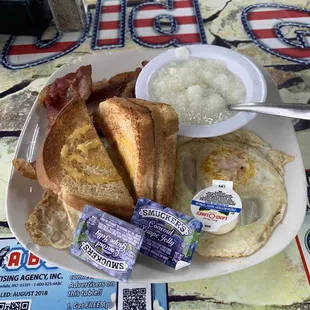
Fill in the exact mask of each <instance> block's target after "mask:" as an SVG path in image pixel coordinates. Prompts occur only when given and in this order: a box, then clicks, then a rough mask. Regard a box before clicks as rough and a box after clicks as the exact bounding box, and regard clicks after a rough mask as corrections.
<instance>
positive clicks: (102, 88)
mask: <svg viewBox="0 0 310 310" xmlns="http://www.w3.org/2000/svg"><path fill="white" fill-rule="evenodd" d="M147 63H148V61H143V62H142V67H144V66H145V65H146V64H147ZM141 71H142V68H140V67H138V68H136V69H135V71H129V72H122V73H119V74H116V75H114V76H112V77H111V78H110V79H109V80H107V79H104V80H102V81H100V82H96V83H93V86H92V93H91V95H90V97H89V99H88V100H87V102H94V101H98V100H105V99H108V98H112V97H123V98H134V97H135V87H136V81H137V78H138V76H139V74H140V72H141Z"/></svg>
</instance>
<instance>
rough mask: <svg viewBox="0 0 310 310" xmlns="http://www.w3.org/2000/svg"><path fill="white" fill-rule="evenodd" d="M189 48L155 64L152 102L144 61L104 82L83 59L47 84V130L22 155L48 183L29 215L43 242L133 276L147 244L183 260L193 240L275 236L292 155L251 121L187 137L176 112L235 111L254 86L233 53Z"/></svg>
mask: <svg viewBox="0 0 310 310" xmlns="http://www.w3.org/2000/svg"><path fill="white" fill-rule="evenodd" d="M183 56H184V55H183V54H182V55H181V56H180V61H178V62H171V63H170V64H168V65H167V66H166V67H164V68H162V69H160V70H159V71H158V72H157V74H155V77H154V78H153V82H152V98H153V101H146V100H142V99H137V98H136V96H135V85H136V81H137V78H138V76H139V75H140V73H141V70H143V67H144V66H145V65H146V64H147V62H146V61H144V62H143V63H142V68H140V67H139V68H137V69H135V70H134V71H130V72H123V73H119V74H117V75H115V76H113V77H111V78H109V79H105V78H104V77H103V78H102V80H101V81H98V82H94V81H93V80H92V67H91V65H87V66H82V67H80V68H79V69H78V70H77V71H76V72H72V73H69V74H66V75H65V76H64V77H62V78H58V79H56V80H54V81H53V82H52V83H51V84H49V85H47V86H45V87H44V88H43V90H42V91H41V93H40V94H39V97H38V102H39V104H40V105H41V106H43V107H44V108H45V109H46V112H47V122H48V131H47V135H46V137H45V139H44V141H43V142H42V144H41V146H40V149H39V152H38V154H37V158H36V160H35V161H33V162H28V161H26V160H25V159H23V158H16V159H14V160H13V165H14V167H15V168H16V169H17V170H18V171H19V172H20V173H21V174H22V176H24V177H26V178H30V179H32V180H37V182H38V183H39V184H40V186H41V187H42V189H43V196H42V199H41V200H40V201H39V202H38V204H37V205H36V206H35V207H34V209H33V211H32V212H31V214H30V216H29V218H28V220H27V221H26V223H25V228H26V231H27V232H28V233H29V235H30V237H31V239H32V241H33V242H34V243H35V244H38V245H40V246H52V247H54V248H57V249H66V251H68V249H69V252H70V254H71V255H73V256H75V257H76V258H77V259H79V260H83V261H84V262H86V263H88V264H90V265H92V266H94V267H96V268H98V269H100V270H102V271H104V272H106V273H108V274H110V275H111V276H113V277H115V278H117V279H119V280H121V281H128V278H129V276H130V274H131V273H132V270H133V268H134V265H135V262H136V258H137V255H138V253H139V252H140V253H141V254H143V255H145V256H147V257H148V258H151V259H155V260H157V261H159V262H161V263H163V264H165V265H167V266H169V267H172V268H173V269H175V270H178V269H180V268H183V267H186V266H188V265H190V264H191V262H192V258H193V255H194V253H195V251H196V252H197V253H198V254H199V255H200V256H201V257H203V258H208V259H210V258H212V259H216V258H234V257H244V256H249V255H251V254H253V253H254V252H256V251H258V250H259V249H260V248H261V247H262V246H263V245H264V244H265V243H266V242H267V241H268V239H269V238H270V236H271V234H272V232H273V231H274V229H275V227H276V226H277V225H278V224H279V223H280V222H281V220H282V218H283V216H284V213H285V210H286V207H287V203H288V200H287V193H286V188H285V183H284V173H285V172H284V166H285V165H286V164H287V163H289V162H290V161H292V160H293V159H294V157H292V156H290V155H287V154H285V153H283V152H281V151H277V150H273V149H272V148H271V146H270V145H269V144H267V143H266V142H265V141H263V140H262V139H261V138H260V137H258V136H257V135H256V134H254V133H252V132H250V131H247V130H244V129H243V130H237V131H234V132H232V133H229V134H226V135H222V136H218V137H212V138H190V137H184V136H178V130H179V120H180V121H181V122H183V123H187V124H203V125H205V124H210V125H212V124H214V123H218V122H222V121H223V120H225V119H227V118H230V117H232V116H233V115H234V114H233V113H231V112H229V111H228V109H227V107H226V106H227V104H230V103H237V102H243V101H244V100H245V95H246V90H245V87H244V85H243V83H242V82H241V80H240V79H239V78H238V77H237V76H235V75H234V74H233V73H232V72H230V71H229V70H228V68H227V67H226V65H225V64H224V63H222V62H220V61H216V60H212V59H209V60H205V59H194V58H190V59H186V57H185V59H184V57H183ZM185 56H186V55H185ZM90 104H91V105H92V106H94V105H96V107H97V108H96V109H95V111H94V112H93V113H91V114H90V112H89V110H88V105H90ZM151 261H152V260H150V264H151Z"/></svg>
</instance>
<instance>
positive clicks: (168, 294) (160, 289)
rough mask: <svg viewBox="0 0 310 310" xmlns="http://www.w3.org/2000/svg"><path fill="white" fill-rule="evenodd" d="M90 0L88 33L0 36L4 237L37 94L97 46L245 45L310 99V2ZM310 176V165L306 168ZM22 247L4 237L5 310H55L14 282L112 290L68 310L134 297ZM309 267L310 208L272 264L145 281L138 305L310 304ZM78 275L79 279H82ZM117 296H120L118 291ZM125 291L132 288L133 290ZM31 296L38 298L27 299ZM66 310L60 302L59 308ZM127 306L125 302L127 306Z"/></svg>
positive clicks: (306, 134)
mask: <svg viewBox="0 0 310 310" xmlns="http://www.w3.org/2000/svg"><path fill="white" fill-rule="evenodd" d="M88 4H89V5H88V9H89V14H88V24H87V27H86V29H85V31H83V32H81V33H68V34H64V35H60V34H59V33H57V32H56V31H55V28H54V27H53V26H51V27H50V28H49V29H48V31H47V32H46V33H45V34H44V35H43V36H42V38H36V37H22V36H20V37H9V36H5V35H2V36H0V49H1V51H2V54H1V64H2V66H0V119H1V122H0V236H1V237H2V238H6V237H12V236H11V233H10V231H9V228H8V225H7V223H6V217H5V210H4V197H5V191H6V186H7V179H8V174H9V169H10V163H11V159H12V156H13V152H14V149H15V146H16V143H17V140H18V136H19V134H20V132H21V128H22V126H23V124H24V122H25V119H26V117H27V114H28V112H29V110H30V108H31V106H32V104H33V102H34V100H35V98H36V96H37V94H38V92H39V91H40V89H41V87H42V85H44V83H45V81H46V80H47V79H48V77H49V76H50V75H51V74H52V73H53V72H54V71H55V70H56V69H57V68H59V67H60V66H61V65H63V64H65V63H69V62H71V61H72V60H73V59H74V58H76V57H79V56H82V55H85V54H90V53H113V52H114V51H122V50H137V51H139V50H142V49H152V48H161V49H163V48H167V47H170V46H181V45H185V44H193V43H196V44H214V45H219V46H224V47H227V48H231V49H233V50H236V51H238V52H241V53H243V54H245V55H248V56H250V57H252V58H254V59H255V60H256V61H258V62H259V63H260V64H262V65H263V66H264V67H265V68H266V69H267V70H268V72H269V73H270V75H271V76H272V78H273V79H274V81H275V83H276V84H277V87H278V89H279V92H280V94H281V97H282V99H283V100H284V101H285V102H296V103H309V102H310V47H309V46H310V45H309V44H310V3H309V1H306V0H295V1H288V0H282V1H277V2H274V1H270V0H269V1H257V0H169V1H166V2H159V1H153V2H144V1H142V0H128V1H126V0H102V1H100V0H98V1H97V2H96V1H88ZM295 129H296V132H297V137H298V139H299V143H300V147H301V150H302V156H303V160H304V164H305V168H309V169H310V146H309V144H310V122H307V121H299V122H296V123H295ZM309 180H310V170H309V171H308V181H309ZM308 193H309V190H308ZM18 247H20V246H19V245H18V244H17V243H16V240H15V239H2V240H0V266H1V268H2V271H1V272H0V309H17V310H19V309H23V310H26V309H30V308H29V307H32V308H31V309H35V310H36V309H45V308H46V309H52V308H48V306H47V304H44V305H42V304H41V306H40V307H39V308H38V305H39V304H38V303H37V304H36V301H35V300H36V299H35V297H33V296H26V295H27V294H26V293H25V296H24V297H23V298H22V299H23V300H24V301H25V304H22V303H20V304H16V303H15V305H14V304H13V303H12V300H11V299H14V298H15V297H16V296H18V295H16V296H15V297H14V296H13V295H7V294H8V286H7V285H10V286H11V287H10V289H13V288H14V286H12V285H18V286H17V288H15V289H16V290H17V291H28V295H31V293H29V292H32V291H33V293H32V294H36V292H41V293H37V294H41V295H42V294H43V295H42V296H41V295H39V296H37V298H39V297H40V296H41V297H40V298H43V296H45V295H44V294H45V293H44V292H47V291H48V292H49V291H51V292H54V293H55V292H56V291H57V289H58V290H59V288H60V287H62V288H65V292H66V294H67V295H69V291H70V292H71V291H72V292H71V293H70V294H74V286H76V291H77V293H76V294H84V293H82V291H81V290H82V289H83V290H85V287H87V285H89V286H91V287H94V286H95V287H96V286H97V287H96V289H97V290H98V289H99V290H100V289H101V288H98V287H100V285H101V286H103V287H104V288H103V289H102V292H103V293H102V292H101V293H102V294H103V295H101V296H104V298H103V297H102V298H101V299H100V302H101V304H100V303H98V304H97V303H96V301H97V299H92V298H88V299H89V301H93V303H92V304H85V303H83V301H82V302H79V301H75V302H68V303H67V304H66V306H65V307H64V308H63V309H71V308H72V309H78V308H83V309H91V308H96V307H97V308H101V309H110V308H111V309H112V308H113V307H116V305H115V303H116V299H117V298H121V299H122V300H123V301H124V300H125V299H126V298H127V300H129V299H128V298H129V297H128V296H131V295H130V292H132V291H130V290H131V289H133V288H130V287H129V288H119V287H117V285H116V283H115V282H111V283H110V282H102V281H101V282H102V283H101V284H94V283H93V282H91V283H92V284H81V283H87V282H85V279H82V281H80V280H81V279H79V278H74V277H75V276H77V275H72V274H71V275H70V274H68V273H66V272H65V271H58V272H56V271H55V270H54V271H53V270H48V269H46V268H45V267H46V266H45V265H44V264H45V263H44V262H42V261H40V260H38V259H37V258H36V257H33V256H31V253H28V252H27V253H26V252H23V251H24V250H23V249H20V250H18V249H17V250H16V248H18ZM16 251H17V252H18V251H21V252H20V253H22V254H20V255H24V256H20V259H21V260H18V257H17V256H16V255H18V254H16V253H17V252H16ZM22 257H24V258H22ZM29 257H30V258H29ZM10 259H11V260H10ZM36 264H37V265H36ZM31 266H36V267H35V268H37V270H38V272H37V273H36V277H35V274H33V279H32V280H33V281H36V282H34V283H37V284H39V285H38V286H39V287H40V286H41V288H40V289H38V288H36V289H33V288H32V289H31V290H30V289H29V288H27V285H28V284H27V283H29V282H27V281H28V280H29V281H30V278H29V277H28V278H27V279H28V280H26V278H25V277H24V278H21V274H27V269H26V268H30V269H31V268H32V267H31ZM44 266H45V267H44ZM11 267H12V268H13V269H14V268H16V269H18V268H19V273H18V274H17V271H14V270H13V271H14V272H15V273H9V272H8V271H7V270H8V269H10V268H11ZM5 268H6V269H5ZM40 268H41V269H40ZM42 268H43V269H42ZM44 268H45V269H44ZM309 268H310V213H309V214H307V215H306V219H305V223H304V225H303V227H302V229H301V230H300V233H299V234H298V236H296V239H295V240H294V241H293V242H292V243H291V244H290V245H289V247H288V248H287V249H286V250H285V251H283V252H282V253H280V254H278V255H277V256H275V257H273V258H271V259H269V260H268V261H266V262H263V263H261V264H259V265H257V266H254V267H251V268H248V269H246V270H243V271H239V272H235V273H233V274H230V275H227V276H222V277H218V278H213V279H207V280H199V281H191V282H186V283H173V284H169V285H166V284H163V285H161V286H157V287H156V286H151V285H150V286H146V287H140V288H138V289H140V290H142V291H136V292H138V293H139V292H140V293H139V294H141V296H142V295H143V296H145V297H141V300H140V301H141V303H140V304H142V303H145V305H146V307H147V306H148V307H152V305H153V306H154V307H153V308H154V309H157V306H158V304H160V306H161V307H163V308H164V309H167V308H168V307H169V308H170V309H180V310H181V309H189V308H191V309H197V310H199V309H279V308H281V309H309V308H310V301H309V300H310V286H309V284H310V274H309ZM28 273H29V271H28ZM13 274H14V275H15V276H16V278H15V280H14V278H12V279H11V278H4V277H6V276H8V275H11V276H13ZM50 274H53V276H51V275H50ZM57 274H61V275H57ZM39 275H41V278H40V276H39ZM42 275H43V276H42ZM44 275H46V278H45V276H44ZM50 277H51V279H50ZM57 277H58V278H57ZM59 277H62V278H63V279H60V278H59ZM72 277H73V278H72ZM65 279H67V280H65ZM23 280H25V281H26V282H25V286H22V284H23V283H24V282H23ZM50 280H51V281H50ZM75 280H77V281H75ZM86 280H87V279H86ZM66 281H67V282H66ZM41 282H42V283H51V284H50V288H48V289H45V288H44V289H43V288H42V285H41V284H40V283H41ZM75 282H77V283H78V284H74V283H75ZM60 283H61V284H60ZM72 283H73V284H72ZM113 283H114V284H113ZM113 285H114V286H113ZM70 286H73V287H70ZM83 286H84V287H83ZM111 287H112V288H111ZM72 288H73V289H72ZM60 291H61V290H60ZM42 292H43V293H42ZM63 292H64V290H62V293H63ZM124 292H125V293H124ZM114 293H115V294H116V295H113V294H114ZM51 294H52V293H51ZM104 294H105V295H104ZM124 294H125V295H126V294H127V295H126V296H127V297H126V296H125V295H124ZM139 294H138V295H139ZM67 295H66V296H67ZM48 296H51V295H48ZM61 296H62V295H59V298H58V302H59V305H60V303H61V302H62V301H63V300H64V298H65V297H61ZM72 296H73V295H72ZM111 296H112V297H111ZM139 296H140V295H139ZM67 297H68V296H67ZM67 297H66V298H67ZM16 298H17V297H16ZM44 298H47V297H44ZM74 298H78V296H75V297H74ZM27 300H30V302H29V303H28V304H27ZM41 300H47V299H41ZM71 300H72V301H73V300H74V299H71ZM142 300H144V301H143V302H142ZM31 301H32V304H31ZM167 301H168V302H167ZM103 302H105V304H104V303H103ZM119 302H120V301H119ZM119 305H120V303H119ZM5 307H7V308H5ZM14 307H15V308H14ZM18 307H19V308H18ZM23 307H24V308H23ZM26 307H28V308H26ZM124 307H125V306H123V308H124ZM59 309H62V308H61V307H59ZM119 309H121V307H120V306H119ZM124 309H125V308H124ZM141 309H142V308H141ZM146 309H151V308H146ZM159 309H160V308H159Z"/></svg>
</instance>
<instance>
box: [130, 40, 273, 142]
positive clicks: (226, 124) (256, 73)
mask: <svg viewBox="0 0 310 310" xmlns="http://www.w3.org/2000/svg"><path fill="white" fill-rule="evenodd" d="M186 48H187V49H188V50H189V52H190V57H199V58H207V59H217V60H221V61H223V62H225V64H226V66H227V68H228V69H229V70H230V71H231V72H232V73H234V74H235V75H236V76H238V77H239V78H240V79H241V80H242V82H243V84H244V86H245V88H246V98H245V102H265V100H266V96H267V84H266V81H265V78H264V75H263V74H262V72H261V71H260V69H259V68H258V67H257V66H256V65H255V64H254V62H252V61H251V60H250V59H248V58H247V57H245V56H243V55H241V54H239V53H237V52H235V51H233V50H230V49H228V48H224V47H218V46H213V45H190V46H187V47H186ZM175 50H176V49H170V50H168V51H166V52H164V53H162V54H160V55H158V56H157V57H155V58H153V59H152V60H151V61H150V62H149V63H148V64H147V65H146V66H145V67H144V68H143V70H142V72H141V73H140V75H139V77H138V80H137V83H136V97H137V98H140V99H145V100H149V101H152V96H151V84H152V83H151V82H152V79H153V77H154V76H155V74H156V71H157V70H159V69H161V68H162V67H165V66H167V65H168V64H169V63H170V62H171V61H177V60H180V59H179V58H177V55H176V53H175ZM256 115H257V113H250V112H239V113H237V114H236V115H234V116H233V117H231V118H228V119H226V120H224V121H222V122H219V123H215V124H212V125H189V124H182V123H181V124H180V125H179V133H178V134H179V135H181V136H188V137H197V138H198V137H199V138H202V137H215V136H220V135H224V134H226V133H229V132H232V131H235V130H237V129H239V128H241V127H243V126H245V125H246V124H248V123H249V122H250V121H252V120H253V119H254V118H255V117H256Z"/></svg>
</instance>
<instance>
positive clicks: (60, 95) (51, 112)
mask: <svg viewBox="0 0 310 310" xmlns="http://www.w3.org/2000/svg"><path fill="white" fill-rule="evenodd" d="M91 74H92V68H91V65H88V66H82V67H80V68H79V69H78V70H77V71H76V72H73V73H68V74H67V75H65V76H64V77H62V78H58V79H56V80H55V81H54V82H53V83H52V84H50V85H47V86H46V87H44V89H43V90H42V91H41V92H40V94H39V98H38V100H39V103H40V104H41V105H43V106H45V107H46V109H47V118H48V127H49V128H50V127H51V126H52V125H53V123H54V121H55V118H56V116H57V114H58V113H59V112H60V110H61V109H62V108H63V107H64V106H65V105H66V104H67V102H68V101H69V100H70V99H71V98H72V97H73V96H74V95H76V94H77V95H78V96H79V97H80V98H81V99H82V100H84V101H86V100H87V99H88V98H89V96H90V94H91V92H92V79H91Z"/></svg>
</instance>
